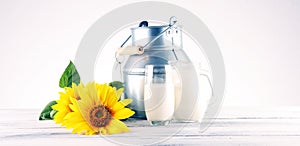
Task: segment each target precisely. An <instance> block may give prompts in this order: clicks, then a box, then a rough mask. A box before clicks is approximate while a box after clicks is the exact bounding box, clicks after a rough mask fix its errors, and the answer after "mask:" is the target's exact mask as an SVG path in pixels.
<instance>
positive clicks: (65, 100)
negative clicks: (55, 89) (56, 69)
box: [52, 83, 83, 126]
mask: <svg viewBox="0 0 300 146" xmlns="http://www.w3.org/2000/svg"><path fill="white" fill-rule="evenodd" d="M79 86H83V84H80V85H79ZM77 87H78V86H77V85H76V84H74V83H73V84H72V88H70V87H65V88H64V92H59V94H60V98H59V100H56V102H57V104H55V105H53V106H52V109H54V110H56V111H57V113H56V114H55V116H54V121H55V122H56V123H57V124H62V125H63V126H64V125H65V124H64V120H63V119H64V117H65V116H66V115H67V114H68V113H70V112H72V109H71V108H70V107H69V105H70V104H72V103H71V99H72V98H74V99H77V100H78V99H80V97H79V94H78V91H77Z"/></svg>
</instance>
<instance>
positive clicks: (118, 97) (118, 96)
mask: <svg viewBox="0 0 300 146" xmlns="http://www.w3.org/2000/svg"><path fill="white" fill-rule="evenodd" d="M123 91H124V88H120V89H119V90H117V100H119V99H120V97H121V95H122V93H123Z"/></svg>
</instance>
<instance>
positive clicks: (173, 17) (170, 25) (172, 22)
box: [121, 16, 177, 49]
mask: <svg viewBox="0 0 300 146" xmlns="http://www.w3.org/2000/svg"><path fill="white" fill-rule="evenodd" d="M176 22H177V18H176V17H175V16H172V17H170V20H169V26H168V27H167V28H166V29H165V30H163V31H162V32H161V33H160V34H158V35H157V36H156V37H155V38H153V39H152V40H150V41H149V42H147V43H146V44H145V45H144V46H141V47H140V48H141V49H144V48H145V47H147V46H148V45H150V44H152V43H153V42H154V41H156V40H157V39H158V38H160V37H161V36H162V35H163V34H164V33H165V32H166V31H167V30H168V29H170V28H171V27H173V26H174V25H175V24H176ZM139 27H148V22H147V21H142V22H141V23H140V24H139ZM130 38H131V35H130V36H129V37H128V38H127V39H126V40H125V41H124V42H123V43H122V45H121V48H122V47H123V46H124V45H125V44H126V43H127V41H128V40H129V39H130Z"/></svg>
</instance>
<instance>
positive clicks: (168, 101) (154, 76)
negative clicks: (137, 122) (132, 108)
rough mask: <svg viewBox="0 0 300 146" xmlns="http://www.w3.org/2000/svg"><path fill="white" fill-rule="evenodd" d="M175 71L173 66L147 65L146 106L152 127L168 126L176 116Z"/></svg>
mask: <svg viewBox="0 0 300 146" xmlns="http://www.w3.org/2000/svg"><path fill="white" fill-rule="evenodd" d="M173 74H174V69H173V67H172V66H171V65H146V67H145V84H144V106H145V112H146V117H147V120H148V121H149V122H150V124H151V125H154V126H158V125H168V124H169V123H170V121H171V119H172V117H173V114H174V107H175V95H174V83H173Z"/></svg>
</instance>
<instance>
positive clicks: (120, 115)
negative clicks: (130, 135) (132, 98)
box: [113, 108, 134, 120]
mask: <svg viewBox="0 0 300 146" xmlns="http://www.w3.org/2000/svg"><path fill="white" fill-rule="evenodd" d="M132 115H134V111H132V110H131V109H129V108H123V109H121V110H119V111H117V112H116V113H115V114H114V115H113V117H114V118H116V119H119V120H121V119H126V118H129V117H131V116H132Z"/></svg>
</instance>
